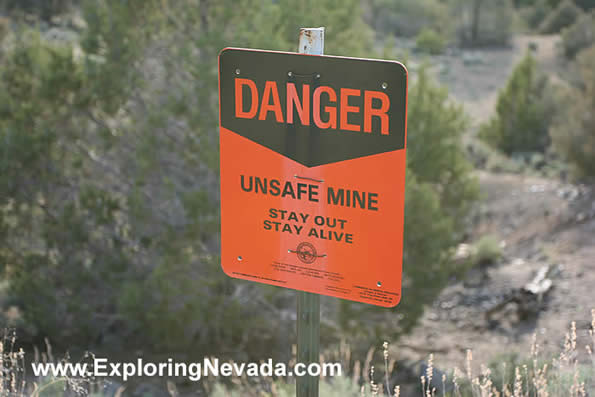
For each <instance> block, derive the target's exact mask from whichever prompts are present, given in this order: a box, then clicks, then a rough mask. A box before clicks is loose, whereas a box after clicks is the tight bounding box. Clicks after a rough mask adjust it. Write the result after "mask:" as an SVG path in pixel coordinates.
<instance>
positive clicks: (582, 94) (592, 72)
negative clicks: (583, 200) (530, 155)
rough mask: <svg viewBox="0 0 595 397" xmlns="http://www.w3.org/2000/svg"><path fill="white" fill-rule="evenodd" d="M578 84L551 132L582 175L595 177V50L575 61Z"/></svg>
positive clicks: (585, 53)
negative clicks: (594, 110)
mask: <svg viewBox="0 0 595 397" xmlns="http://www.w3.org/2000/svg"><path fill="white" fill-rule="evenodd" d="M576 68H577V69H578V70H577V72H578V73H577V75H578V76H579V81H578V82H577V83H576V85H575V87H572V88H571V89H570V91H569V92H568V93H567V96H566V98H565V100H564V101H563V102H562V103H563V104H564V107H563V108H562V112H561V113H560V115H559V117H557V119H556V121H555V123H554V126H553V128H552V138H553V143H554V147H555V148H556V149H557V150H558V151H559V152H560V153H561V154H562V155H563V156H564V158H565V159H566V160H567V161H568V162H569V163H571V164H572V165H573V166H574V167H575V169H576V171H577V172H578V174H579V175H581V176H586V177H594V176H595V115H594V112H593V109H595V46H591V47H590V48H588V49H586V50H584V51H583V52H581V53H580V54H579V55H578V57H577V61H576Z"/></svg>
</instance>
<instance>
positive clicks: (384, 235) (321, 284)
mask: <svg viewBox="0 0 595 397" xmlns="http://www.w3.org/2000/svg"><path fill="white" fill-rule="evenodd" d="M219 101H220V153H221V244H222V248H221V250H222V253H221V262H222V267H223V270H224V271H225V272H226V273H227V274H228V275H229V276H231V277H236V278H241V279H246V280H252V281H257V282H261V283H265V284H271V285H277V286H282V287H286V288H292V289H296V290H302V291H308V292H313V293H317V294H322V295H330V296H335V297H339V298H344V299H350V300H354V301H360V302H365V303H370V304H374V305H380V306H395V305H397V304H398V302H399V300H400V298H401V264H402V256H403V207H404V191H405V147H406V124H407V123H406V104H407V71H406V69H405V67H404V66H403V65H402V64H400V63H398V62H392V61H381V60H370V59H358V58H343V57H333V56H315V55H314V56H313V55H303V54H295V53H282V52H271V51H255V50H247V49H235V48H229V49H225V50H223V51H222V52H221V54H220V56H219Z"/></svg>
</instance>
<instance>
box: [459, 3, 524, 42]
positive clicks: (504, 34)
mask: <svg viewBox="0 0 595 397" xmlns="http://www.w3.org/2000/svg"><path fill="white" fill-rule="evenodd" d="M451 13H452V15H453V16H454V18H456V19H457V23H456V35H457V38H458V40H459V43H460V44H461V45H463V46H471V47H480V46H503V45H507V44H508V43H509V41H510V37H511V35H512V25H513V19H514V7H513V5H512V2H511V1H510V0H494V1H484V0H473V1H467V0H453V1H452V2H451Z"/></svg>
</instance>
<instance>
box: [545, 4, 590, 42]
mask: <svg viewBox="0 0 595 397" xmlns="http://www.w3.org/2000/svg"><path fill="white" fill-rule="evenodd" d="M581 14H582V11H581V9H580V8H579V7H577V5H576V4H574V2H573V1H572V0H564V1H563V2H561V3H560V4H559V5H558V6H557V7H556V8H555V9H554V10H552V11H551V12H550V13H549V14H548V16H547V18H546V19H545V20H544V21H543V22H542V23H541V25H540V26H539V31H540V32H541V33H545V34H553V33H559V32H560V31H561V30H562V29H564V28H565V27H568V26H570V25H572V24H573V23H574V22H576V20H577V19H578V18H579V16H580V15H581Z"/></svg>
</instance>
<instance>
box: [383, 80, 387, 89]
mask: <svg viewBox="0 0 595 397" xmlns="http://www.w3.org/2000/svg"><path fill="white" fill-rule="evenodd" d="M387 87H388V83H387V82H386V81H385V82H384V83H382V88H383V89H385V90H386V88H387Z"/></svg>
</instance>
